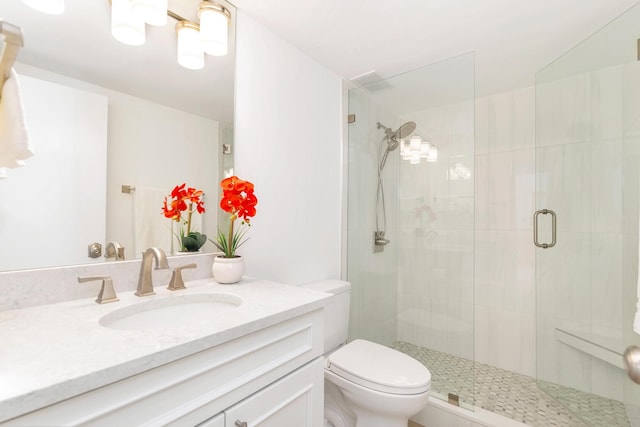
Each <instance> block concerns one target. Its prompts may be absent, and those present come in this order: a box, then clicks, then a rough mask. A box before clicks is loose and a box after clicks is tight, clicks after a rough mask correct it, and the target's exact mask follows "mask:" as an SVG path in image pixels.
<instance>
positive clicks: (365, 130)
mask: <svg viewBox="0 0 640 427" xmlns="http://www.w3.org/2000/svg"><path fill="white" fill-rule="evenodd" d="M349 113H350V114H355V115H356V122H355V123H352V124H350V125H349V153H348V157H349V165H348V167H349V184H348V185H349V200H348V216H349V220H348V231H347V232H348V249H347V250H348V255H347V274H348V279H349V281H350V282H351V318H350V322H349V337H350V338H351V339H353V338H363V339H368V340H371V341H375V342H378V343H382V344H386V345H391V344H393V343H394V342H395V341H396V334H397V331H396V294H397V283H398V282H397V265H396V264H397V247H398V246H397V242H398V238H399V237H398V230H397V223H398V203H397V200H398V184H397V183H398V158H397V156H394V155H390V156H389V160H388V161H387V163H386V165H385V167H384V169H383V184H384V194H385V200H386V213H387V230H386V233H387V234H386V238H387V239H389V240H391V244H389V245H387V246H386V247H385V249H384V251H383V252H379V253H374V252H373V248H374V245H373V232H374V230H375V229H376V221H375V212H376V189H377V184H378V169H377V165H378V162H379V152H380V150H381V147H382V149H384V147H385V146H386V142H383V137H384V135H385V133H384V130H383V129H377V126H376V123H377V122H381V123H383V124H384V125H385V126H388V127H392V128H393V129H396V128H397V127H398V126H399V125H400V124H401V123H400V122H399V119H398V117H396V116H394V115H392V114H390V113H389V112H388V111H386V110H385V109H384V108H382V107H380V106H378V105H376V104H374V103H372V102H371V101H370V99H369V97H368V93H367V92H366V90H364V89H363V90H351V91H350V94H349ZM382 144H385V145H384V146H383V145H382ZM392 154H395V153H392ZM379 212H380V214H379V225H380V226H381V227H382V226H383V222H382V211H381V210H380V211H379Z"/></svg>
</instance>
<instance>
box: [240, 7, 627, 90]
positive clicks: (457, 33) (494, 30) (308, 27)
mask: <svg viewBox="0 0 640 427" xmlns="http://www.w3.org/2000/svg"><path fill="white" fill-rule="evenodd" d="M637 2H638V0H587V1H585V0H527V1H523V0H399V1H396V2H390V1H382V0H346V1H345V0H342V1H340V0H303V1H300V0H235V1H234V4H235V6H236V7H237V8H238V9H239V10H241V11H243V12H246V13H247V14H248V15H250V16H252V17H253V18H254V19H255V20H257V21H259V22H261V23H262V24H263V25H265V26H266V27H268V28H270V29H272V31H274V32H275V33H277V34H279V35H280V36H281V37H282V38H284V39H285V40H288V41H289V42H290V43H291V44H293V45H295V46H297V47H298V48H299V49H300V50H301V51H303V52H305V53H307V54H308V55H309V56H310V57H312V58H314V59H315V60H316V61H317V62H319V63H320V64H323V65H324V66H326V67H327V68H329V69H331V70H333V71H334V72H335V73H337V74H338V75H340V76H342V77H345V78H347V79H349V78H352V77H355V76H359V75H361V74H364V73H367V72H369V71H372V70H375V71H376V72H377V74H379V75H380V76H382V77H384V78H386V77H391V76H393V75H396V74H398V73H401V72H406V71H410V70H412V69H415V68H418V67H421V66H424V65H428V64H432V63H435V62H437V61H441V60H444V59H448V58H451V57H453V56H457V55H461V54H464V53H467V52H471V51H474V52H475V74H476V96H483V95H487V94H491V93H496V92H500V91H504V90H508V89H513V88H519V87H526V86H529V85H532V84H533V83H534V75H535V73H536V71H538V70H540V69H541V68H543V67H544V66H546V65H547V64H549V63H550V62H551V61H553V60H554V59H556V58H557V57H559V56H560V55H562V54H563V53H565V52H566V51H567V50H569V49H571V48H572V47H574V46H575V45H576V44H578V43H579V42H580V41H582V40H583V39H585V38H586V37H588V36H589V35H591V34H592V33H594V32H595V31H596V30H598V29H599V28H601V27H602V26H604V25H606V24H607V23H608V22H610V21H611V20H612V19H614V18H615V17H617V16H618V15H620V14H621V13H623V12H624V11H625V10H627V9H628V8H630V7H632V6H633V5H635V4H636V3H637Z"/></svg>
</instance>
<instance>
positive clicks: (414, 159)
mask: <svg viewBox="0 0 640 427" xmlns="http://www.w3.org/2000/svg"><path fill="white" fill-rule="evenodd" d="M409 163H410V164H412V165H417V164H419V163H420V153H418V152H414V153H411V157H410V158H409Z"/></svg>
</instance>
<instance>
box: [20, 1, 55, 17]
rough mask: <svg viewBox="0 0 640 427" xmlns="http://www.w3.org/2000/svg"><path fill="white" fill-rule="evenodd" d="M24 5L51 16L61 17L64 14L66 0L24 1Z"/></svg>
mask: <svg viewBox="0 0 640 427" xmlns="http://www.w3.org/2000/svg"><path fill="white" fill-rule="evenodd" d="M22 3H24V4H26V5H27V6H29V7H30V8H32V9H35V10H37V11H39V12H43V13H48V14H50V15H60V14H61V13H62V12H64V0H22Z"/></svg>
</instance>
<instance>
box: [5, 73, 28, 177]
mask: <svg viewBox="0 0 640 427" xmlns="http://www.w3.org/2000/svg"><path fill="white" fill-rule="evenodd" d="M31 156H33V149H32V148H31V145H30V143H29V133H28V131H27V126H26V123H25V118H24V107H23V104H22V94H21V91H20V82H19V81H18V75H17V74H16V72H15V70H14V69H11V74H10V76H9V78H8V79H7V81H6V82H5V83H4V86H3V87H2V94H1V95H0V167H6V168H16V167H20V166H24V164H25V163H24V161H23V160H25V159H28V158H29V157H31ZM5 173H6V171H5Z"/></svg>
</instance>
